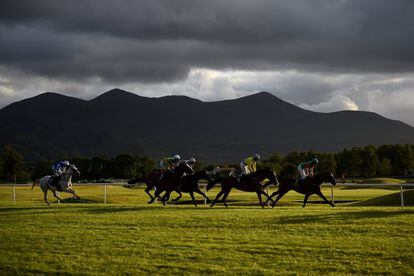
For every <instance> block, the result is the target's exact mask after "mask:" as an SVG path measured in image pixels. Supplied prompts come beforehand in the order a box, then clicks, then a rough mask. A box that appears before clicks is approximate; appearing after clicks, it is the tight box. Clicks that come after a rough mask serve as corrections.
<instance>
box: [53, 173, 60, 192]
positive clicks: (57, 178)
mask: <svg viewBox="0 0 414 276" xmlns="http://www.w3.org/2000/svg"><path fill="white" fill-rule="evenodd" d="M59 178H60V177H59V176H53V179H52V186H54V187H56V190H58V189H59Z"/></svg>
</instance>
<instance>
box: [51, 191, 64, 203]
mask: <svg viewBox="0 0 414 276" xmlns="http://www.w3.org/2000/svg"><path fill="white" fill-rule="evenodd" d="M51 191H52V193H53V196H54V197H56V198H57V200H59V201H62V199H60V197H58V196H57V194H56V191H55V190H51Z"/></svg>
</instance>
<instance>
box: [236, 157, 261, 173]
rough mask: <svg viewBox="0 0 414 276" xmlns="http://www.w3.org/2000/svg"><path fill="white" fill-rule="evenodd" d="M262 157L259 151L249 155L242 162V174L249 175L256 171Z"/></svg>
mask: <svg viewBox="0 0 414 276" xmlns="http://www.w3.org/2000/svg"><path fill="white" fill-rule="evenodd" d="M259 159H260V155H258V154H257V153H256V154H255V155H253V156H251V157H248V158H246V159H244V160H243V161H241V162H240V168H241V170H242V175H247V174H250V173H252V172H255V171H256V163H257V160H259Z"/></svg>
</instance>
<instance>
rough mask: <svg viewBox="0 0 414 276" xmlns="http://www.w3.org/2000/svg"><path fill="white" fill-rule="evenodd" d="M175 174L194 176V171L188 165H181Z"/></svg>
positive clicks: (175, 170)
mask: <svg viewBox="0 0 414 276" xmlns="http://www.w3.org/2000/svg"><path fill="white" fill-rule="evenodd" d="M174 172H177V173H179V174H184V173H186V174H193V173H194V170H193V169H192V168H191V167H190V165H188V164H187V163H181V164H179V165H178V166H177V167H176V168H175V169H174Z"/></svg>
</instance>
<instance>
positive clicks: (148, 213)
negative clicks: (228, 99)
mask: <svg viewBox="0 0 414 276" xmlns="http://www.w3.org/2000/svg"><path fill="white" fill-rule="evenodd" d="M75 188H76V190H77V192H78V194H79V195H80V196H81V197H82V200H81V201H80V202H81V203H78V201H75V200H70V199H64V200H63V203H61V204H57V203H56V201H55V200H54V199H52V197H51V195H49V199H50V201H51V202H52V203H51V206H50V207H46V206H45V204H44V203H43V202H42V195H41V192H40V190H39V188H36V190H35V191H33V192H32V191H30V189H29V188H18V189H17V196H16V200H17V204H15V205H12V204H11V198H12V194H11V188H1V187H0V238H1V242H0V274H1V275H7V274H28V273H35V274H44V273H74V274H127V273H130V274H142V273H151V274H153V273H160V274H169V273H176V274H210V273H217V274H275V273H281V274H295V273H299V274H413V273H414V261H413V259H414V250H413V249H414V231H413V229H414V208H413V207H407V208H404V209H401V208H400V207H398V206H395V207H394V206H388V207H379V206H377V205H376V206H354V204H358V203H361V202H364V201H365V200H370V199H372V198H380V197H383V196H388V197H394V195H393V194H395V193H396V192H397V191H393V190H388V189H358V190H350V189H346V190H340V189H336V190H335V200H336V201H337V202H339V204H337V207H335V208H331V207H329V206H327V205H322V204H316V203H317V202H319V199H318V198H317V197H316V196H312V197H311V198H310V201H311V202H310V203H309V204H308V206H307V207H306V208H304V209H303V208H301V202H300V201H301V200H302V198H303V197H302V196H301V195H298V194H295V193H294V192H290V193H289V194H288V195H287V196H286V197H285V198H283V199H282V200H281V202H280V205H279V206H276V207H275V208H274V209H271V208H265V209H262V208H260V207H259V206H258V203H257V199H256V198H255V195H254V194H249V193H243V192H236V191H232V193H231V194H230V196H229V200H228V203H229V206H230V207H229V208H227V209H226V208H224V207H223V206H222V205H221V204H218V206H216V207H214V208H208V207H205V206H204V205H203V202H202V201H201V200H200V201H199V204H200V205H199V207H198V208H195V207H194V206H192V204H191V203H190V201H189V196H188V195H184V197H183V199H182V201H180V202H178V203H176V204H172V203H171V204H169V205H167V206H166V207H164V206H162V205H161V204H157V205H148V204H147V203H146V201H147V197H146V195H145V194H144V192H143V190H142V189H133V190H130V189H125V188H122V187H115V186H111V187H108V203H109V204H106V205H104V204H102V203H101V202H102V200H103V199H102V194H103V191H102V187H75ZM272 190H274V188H273V189H272ZM216 192H217V190H215V191H211V192H209V193H208V195H209V197H211V198H212V197H214V195H215V193H216ZM324 193H325V195H327V197H328V199H329V198H330V196H329V195H330V189H329V188H327V189H324ZM397 193H398V192H397ZM406 194H407V200H406V204H411V205H412V204H413V203H414V202H413V200H412V199H413V197H412V191H409V192H406ZM410 194H411V195H410ZM63 197H67V196H66V195H64V196H63ZM196 197H197V198H198V199H200V197H199V196H196ZM387 200H388V199H387ZM312 201H313V203H314V204H312ZM379 205H381V204H379Z"/></svg>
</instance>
